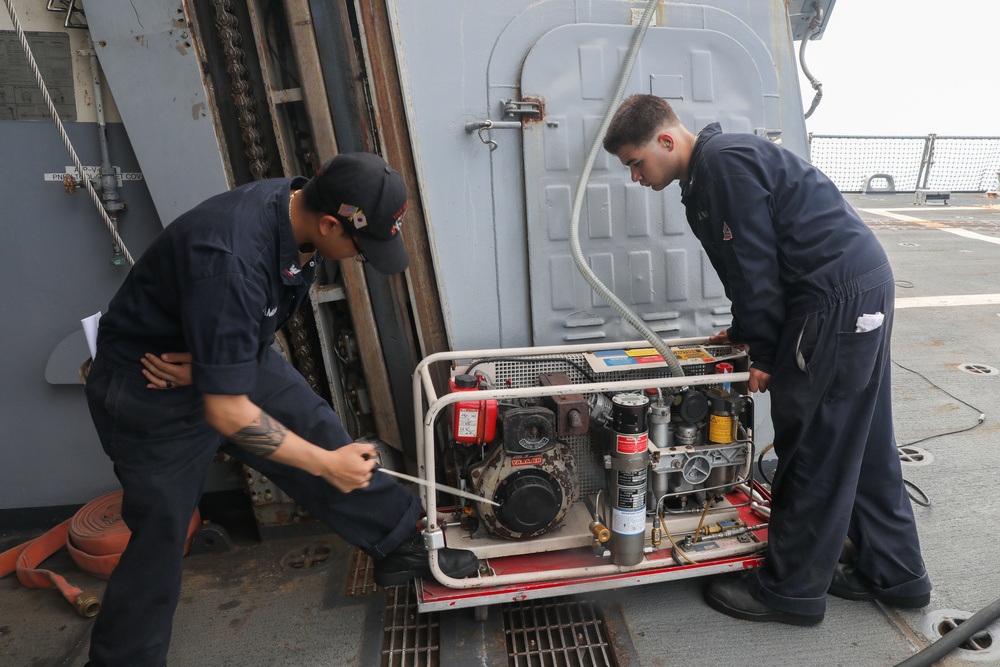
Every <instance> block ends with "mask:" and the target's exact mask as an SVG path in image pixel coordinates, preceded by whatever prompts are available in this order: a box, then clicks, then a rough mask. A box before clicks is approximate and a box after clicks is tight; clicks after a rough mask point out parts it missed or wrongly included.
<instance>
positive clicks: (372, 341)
mask: <svg viewBox="0 0 1000 667" xmlns="http://www.w3.org/2000/svg"><path fill="white" fill-rule="evenodd" d="M284 6H285V12H286V15H287V17H288V26H289V31H290V32H291V39H292V44H293V45H294V48H295V57H296V60H297V61H298V66H299V78H300V83H301V86H302V90H303V99H304V102H305V107H306V115H307V116H308V118H309V124H310V127H311V129H312V131H313V142H314V145H315V147H316V150H317V152H318V153H319V155H320V156H322V158H321V159H328V158H329V157H332V156H333V155H336V154H337V153H338V152H339V151H338V147H337V140H336V137H335V135H334V130H333V122H332V120H331V118H330V113H329V108H328V106H327V103H326V99H327V97H326V85H325V83H324V80H323V72H322V64H321V63H320V59H319V51H318V49H317V47H316V38H315V33H314V32H313V23H312V13H311V11H310V9H309V2H308V0H285V3H284ZM341 277H342V280H343V283H344V291H345V293H346V295H347V305H348V308H349V310H350V313H351V319H352V321H353V323H354V330H355V332H357V333H358V335H357V341H358V352H359V356H360V358H361V366H362V369H363V371H364V375H365V381H366V384H367V389H368V393H369V396H370V398H371V406H372V416H373V418H374V420H375V428H376V430H377V431H378V435H379V437H380V438H381V439H382V440H384V441H385V442H387V443H390V444H394V443H396V444H397V446H398V443H399V442H400V441H401V438H400V432H399V422H398V420H397V419H396V413H395V411H394V410H393V408H392V397H391V393H390V388H389V374H388V371H387V369H386V365H385V359H384V357H383V356H382V345H381V339H380V336H379V332H378V326H377V324H376V322H375V316H374V313H373V310H372V305H371V299H370V298H369V295H368V284H367V281H366V279H365V274H364V270H363V268H362V265H361V264H359V263H357V262H354V261H352V260H347V261H343V262H341Z"/></svg>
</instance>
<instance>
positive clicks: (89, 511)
mask: <svg viewBox="0 0 1000 667" xmlns="http://www.w3.org/2000/svg"><path fill="white" fill-rule="evenodd" d="M121 513H122V492H121V491H115V492H113V493H108V494H106V495H103V496H101V497H100V498H96V499H94V500H92V501H90V502H89V503H87V504H86V505H84V506H83V507H81V508H80V510H79V511H78V512H77V513H76V514H75V515H73V517H72V518H69V519H66V520H65V521H63V522H62V523H61V524H59V525H58V526H56V527H55V528H53V529H52V530H50V531H48V532H47V533H45V534H44V535H42V536H41V537H36V538H35V539H33V540H30V541H28V542H25V543H24V544H21V545H19V546H16V547H14V548H13V549H8V550H7V551H5V552H3V553H2V554H0V578H3V577H6V576H7V575H8V574H11V573H12V572H16V573H17V579H18V581H20V582H21V583H22V584H24V585H25V586H27V587H28V588H51V587H53V586H55V587H56V588H58V589H59V591H60V592H61V593H62V594H63V597H64V598H66V599H67V600H68V601H69V603H70V604H72V605H73V608H74V609H76V612H77V613H78V614H80V615H81V616H84V617H86V618H90V617H92V616H96V615H97V612H98V611H100V609H101V603H100V601H99V600H98V598H97V596H96V595H94V594H93V593H87V592H85V591H83V590H81V589H80V588H78V587H76V586H74V585H73V584H71V583H69V582H68V581H66V579H65V577H63V576H62V575H60V574H57V573H55V572H52V571H51V570H45V569H41V568H39V567H38V566H39V565H40V564H41V563H42V562H43V561H45V559H47V558H48V557H49V556H51V555H52V554H54V553H55V552H57V551H59V549H61V548H62V547H63V546H65V547H66V549H67V550H68V551H69V554H70V556H71V557H72V558H73V562H75V563H76V564H77V566H78V567H79V568H80V569H81V570H83V571H84V572H86V573H87V574H89V575H90V576H92V577H96V578H98V579H107V578H108V577H110V576H111V572H112V570H114V569H115V566H116V565H118V560H119V559H120V558H121V555H122V552H123V551H124V550H125V545H126V544H128V540H129V537H131V535H132V533H131V531H129V529H128V527H127V526H126V525H125V522H124V521H122V517H121ZM200 527H201V516H200V515H199V513H198V510H197V509H195V511H194V516H192V517H191V524H190V525H189V526H188V539H187V543H186V544H185V545H184V553H185V554H186V553H187V552H188V549H190V548H191V542H192V540H193V539H194V536H195V533H196V532H197V531H198V529H199V528H200Z"/></svg>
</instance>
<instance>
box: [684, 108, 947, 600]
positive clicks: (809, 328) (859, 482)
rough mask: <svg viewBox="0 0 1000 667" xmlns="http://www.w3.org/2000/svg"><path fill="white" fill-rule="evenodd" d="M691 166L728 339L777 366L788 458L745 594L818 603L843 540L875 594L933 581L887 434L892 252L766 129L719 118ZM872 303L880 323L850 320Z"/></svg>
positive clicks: (780, 435) (777, 420)
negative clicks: (726, 309) (758, 131)
mask: <svg viewBox="0 0 1000 667" xmlns="http://www.w3.org/2000/svg"><path fill="white" fill-rule="evenodd" d="M687 177H688V178H687V181H686V182H683V183H681V196H682V202H683V204H684V207H685V211H686V215H687V219H688V224H689V225H690V226H691V229H692V230H693V231H694V233H695V235H696V236H697V237H698V239H699V240H700V241H701V244H702V246H703V247H704V249H705V252H706V253H707V254H708V257H709V259H710V260H711V262H712V265H713V266H714V268H715V270H716V272H717V273H718V274H719V278H720V279H721V280H722V283H723V285H724V287H725V291H726V296H727V297H728V298H729V300H730V301H731V302H732V315H733V321H732V325H731V326H730V328H729V339H730V341H732V342H737V343H743V344H746V345H748V346H749V348H750V349H749V354H750V359H751V362H752V366H753V367H754V368H757V369H758V370H760V371H763V372H765V373H769V374H770V375H771V379H770V384H769V390H770V392H771V420H772V422H773V425H774V451H775V453H776V454H777V457H778V466H777V469H776V471H775V475H774V480H773V485H772V512H771V522H770V527H769V530H768V535H769V542H768V548H767V559H766V562H765V564H764V566H763V567H762V568H759V569H757V570H755V571H753V572H751V573H750V575H749V582H748V585H749V588H750V592H751V594H753V595H754V597H756V598H757V599H758V600H759V601H760V602H763V603H764V604H766V605H768V606H769V607H771V608H773V609H776V610H778V611H784V612H788V613H794V614H810V615H811V614H822V613H823V612H824V611H825V609H826V590H827V588H828V586H829V585H830V581H831V579H832V577H833V571H834V568H835V566H836V563H837V560H838V558H839V557H840V554H841V551H842V548H843V546H844V538H845V537H850V539H851V540H852V542H854V544H855V545H856V546H857V552H858V562H857V564H856V567H857V568H858V570H859V571H860V572H861V573H862V574H864V575H866V576H867V577H868V578H869V579H870V580H871V581H872V582H873V583H874V586H875V589H876V591H877V592H880V593H885V594H887V595H890V596H916V595H921V594H924V593H927V592H929V591H930V589H931V583H930V579H929V578H928V576H927V572H926V569H925V567H924V563H923V559H922V557H921V555H920V544H919V540H918V536H917V529H916V523H915V520H914V516H913V509H912V507H911V506H910V502H909V498H908V497H907V494H906V490H905V487H904V485H903V480H902V471H901V468H900V463H899V455H898V453H897V451H896V441H895V437H894V435H893V425H892V397H891V382H890V361H889V344H890V337H891V333H892V316H893V301H894V282H893V275H892V270H891V268H890V266H889V263H888V259H887V257H886V254H885V251H884V250H883V249H882V247H881V245H880V244H879V242H878V240H877V239H876V238H875V235H874V234H873V233H872V232H871V230H869V229H868V227H867V226H866V225H865V224H864V223H863V222H862V221H861V219H860V218H859V217H858V216H857V214H856V213H855V212H854V211H853V210H852V209H851V207H850V206H849V205H848V204H847V202H846V201H845V200H844V198H843V197H842V196H841V194H840V192H839V191H838V190H837V187H836V186H835V185H834V184H833V183H832V182H831V181H830V179H828V178H827V177H826V176H825V175H824V174H823V173H822V172H820V171H819V170H818V169H816V168H814V167H813V166H811V165H810V164H808V163H807V162H805V161H803V160H801V159H800V158H799V157H797V156H796V155H794V154H793V153H792V152H791V151H788V150H785V149H783V148H781V147H780V146H777V145H775V144H774V143H772V142H770V141H768V140H766V139H763V138H760V137H757V136H755V135H751V134H729V133H723V132H722V131H721V128H720V127H719V125H718V123H713V124H711V125H709V126H708V127H706V128H705V129H704V130H702V131H701V133H700V134H699V135H698V138H697V140H696V142H695V145H694V149H693V151H692V154H691V158H690V162H689V164H688V174H687ZM877 313H881V314H882V315H883V317H884V319H883V321H882V324H881V326H877V327H876V328H873V329H871V330H869V331H862V332H857V331H856V325H857V320H858V318H859V317H860V316H861V315H863V314H877Z"/></svg>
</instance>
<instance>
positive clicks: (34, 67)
mask: <svg viewBox="0 0 1000 667" xmlns="http://www.w3.org/2000/svg"><path fill="white" fill-rule="evenodd" d="M4 4H5V5H7V13H8V14H10V20H11V23H13V24H14V30H15V31H16V32H17V38H18V40H19V41H20V42H21V49H22V50H23V51H24V57H25V59H26V60H27V61H28V67H30V68H31V71H32V73H33V74H34V75H35V83H37V84H38V89H39V90H40V91H41V93H42V97H43V98H44V99H45V106H47V107H48V109H49V114H51V116H52V122H54V123H55V125H56V129H57V130H58V131H59V137H60V139H62V142H63V146H65V147H66V152H67V153H69V156H70V159H71V160H73V164H74V166H76V173H77V174H79V175H80V179H81V180H82V181H83V184H84V185H85V186H86V188H87V193H88V194H89V195H90V198H91V199H92V200H93V202H94V205H95V206H97V210H98V211H100V213H101V218H103V219H104V225H105V226H106V227H107V228H108V231H109V232H111V237H112V238H113V239H114V241H115V244H116V245H117V246H118V247H119V248H120V249H121V251H122V254H123V255H124V256H125V260H126V261H127V262H128V263H129V266H132V265H133V264H135V260H134V259H133V258H132V254H131V253H130V252H129V251H128V248H126V247H125V242H124V241H122V237H121V236H119V234H118V230H117V229H116V228H115V223H114V221H113V220H112V219H111V216H109V215H108V212H107V211H106V210H105V209H104V204H102V203H101V197H100V195H99V194H97V190H96V189H95V188H94V185H93V183H91V179H90V176H88V175H87V174H85V173H84V171H83V163H82V162H80V156H79V155H77V153H76V150H75V149H74V148H73V144H72V142H70V140H69V135H68V134H67V133H66V128H65V127H64V126H63V123H62V119H60V118H59V112H58V111H57V110H56V105H55V103H53V102H52V96H51V95H49V89H48V87H47V86H46V85H45V80H44V79H43V78H42V72H41V70H40V69H39V68H38V63H37V62H35V56H34V54H33V53H32V52H31V46H30V45H29V44H28V38H27V37H26V36H25V34H24V30H23V29H22V28H21V22H20V21H19V20H18V18H17V12H16V11H15V10H14V5H13V3H12V2H11V0H4Z"/></svg>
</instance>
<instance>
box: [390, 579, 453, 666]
mask: <svg viewBox="0 0 1000 667" xmlns="http://www.w3.org/2000/svg"><path fill="white" fill-rule="evenodd" d="M440 643H441V631H440V622H439V614H438V612H430V613H427V614H420V613H418V612H417V592H416V588H415V587H414V585H413V583H412V582H411V583H410V584H407V585H406V586H393V587H390V588H387V589H386V602H385V635H384V637H383V640H382V661H381V663H380V665H381V667H404V666H405V667H437V665H439V664H440V662H441V660H440V658H441V655H440V653H441V652H440Z"/></svg>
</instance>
